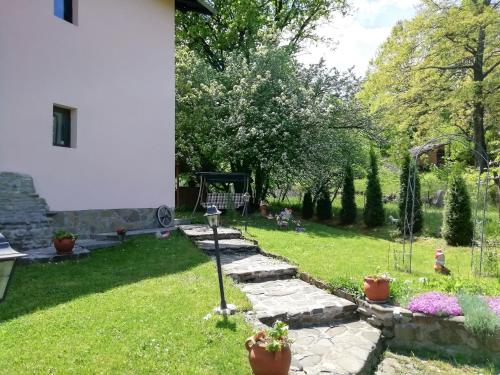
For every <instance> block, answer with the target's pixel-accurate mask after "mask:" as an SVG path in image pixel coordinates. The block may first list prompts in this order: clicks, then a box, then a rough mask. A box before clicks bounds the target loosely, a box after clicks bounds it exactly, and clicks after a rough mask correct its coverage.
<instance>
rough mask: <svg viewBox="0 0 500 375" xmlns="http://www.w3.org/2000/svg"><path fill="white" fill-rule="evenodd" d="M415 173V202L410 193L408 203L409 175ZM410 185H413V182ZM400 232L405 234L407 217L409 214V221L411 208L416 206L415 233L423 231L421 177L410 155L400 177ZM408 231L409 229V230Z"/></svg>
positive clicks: (414, 214) (406, 158) (414, 215)
mask: <svg viewBox="0 0 500 375" xmlns="http://www.w3.org/2000/svg"><path fill="white" fill-rule="evenodd" d="M410 173H411V176H412V177H411V178H413V173H415V202H413V195H412V194H411V193H410V196H409V197H408V202H407V201H406V193H407V191H408V175H410ZM410 183H412V184H413V182H412V181H410ZM399 186H400V190H399V230H400V231H401V233H403V232H404V224H405V215H406V213H408V221H409V220H410V219H411V207H412V204H414V210H413V233H419V232H420V231H421V230H422V225H423V218H422V199H421V197H420V177H419V175H418V170H417V166H416V165H415V162H414V161H413V160H411V158H410V154H408V153H407V154H406V155H405V157H404V159H403V166H402V167H401V175H400V176H399ZM407 230H408V229H407Z"/></svg>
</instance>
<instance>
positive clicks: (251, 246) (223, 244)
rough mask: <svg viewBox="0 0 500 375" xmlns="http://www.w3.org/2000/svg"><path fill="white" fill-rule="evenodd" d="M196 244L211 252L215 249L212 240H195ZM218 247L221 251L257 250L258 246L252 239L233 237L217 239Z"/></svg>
mask: <svg viewBox="0 0 500 375" xmlns="http://www.w3.org/2000/svg"><path fill="white" fill-rule="evenodd" d="M196 246H198V247H199V248H200V249H201V250H204V251H207V252H212V251H214V250H215V242H214V241H213V240H202V241H196ZM219 249H220V250H221V251H234V252H240V251H258V249H259V247H258V246H257V245H256V244H255V243H253V242H252V241H248V240H244V239H239V238H233V239H223V240H219Z"/></svg>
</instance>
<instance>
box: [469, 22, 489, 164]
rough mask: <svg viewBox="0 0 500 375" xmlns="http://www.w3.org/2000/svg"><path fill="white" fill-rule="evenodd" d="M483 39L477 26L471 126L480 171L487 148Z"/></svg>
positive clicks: (482, 32)
mask: <svg viewBox="0 0 500 375" xmlns="http://www.w3.org/2000/svg"><path fill="white" fill-rule="evenodd" d="M484 39H485V31H484V28H483V27H480V28H479V34H478V38H477V49H476V55H475V56H474V68H473V71H474V78H473V80H474V99H473V111H472V126H473V128H474V150H475V153H474V157H475V160H476V167H477V168H479V170H480V171H481V173H482V172H483V170H484V169H485V168H486V166H487V165H486V164H487V161H486V160H487V158H488V157H487V150H486V141H485V137H484V104H483V103H484V101H483V80H484V72H483V65H484Z"/></svg>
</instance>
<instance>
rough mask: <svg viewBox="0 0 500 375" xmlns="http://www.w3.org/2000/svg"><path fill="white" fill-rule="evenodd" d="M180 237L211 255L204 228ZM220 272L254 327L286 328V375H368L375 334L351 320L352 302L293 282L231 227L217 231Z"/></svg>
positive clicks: (291, 273)
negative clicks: (242, 297)
mask: <svg viewBox="0 0 500 375" xmlns="http://www.w3.org/2000/svg"><path fill="white" fill-rule="evenodd" d="M179 229H180V230H181V232H182V233H184V234H185V235H186V236H188V237H189V238H191V240H193V241H194V243H195V244H196V245H197V246H198V248H200V249H201V250H203V251H205V252H208V253H209V254H213V250H214V242H213V239H212V238H213V233H212V230H211V229H210V228H209V227H208V226H207V225H182V226H180V227H179ZM218 232H219V238H221V239H220V240H219V247H220V249H221V263H222V270H223V272H224V273H225V274H226V275H228V276H230V277H232V278H233V279H234V280H235V281H237V282H239V283H240V284H238V286H239V287H240V288H241V290H242V291H243V292H245V293H246V295H247V297H248V299H249V300H250V302H251V303H252V305H253V310H254V312H251V313H249V314H248V316H249V319H251V320H253V323H254V325H255V326H256V327H261V326H262V325H267V326H270V325H272V324H273V323H274V322H275V321H276V320H282V321H285V322H287V323H288V324H289V326H290V327H291V329H290V336H291V337H292V338H293V339H294V340H295V342H294V344H292V352H293V359H292V368H291V369H290V374H293V375H305V374H307V375H312V374H337V375H348V374H368V373H370V371H371V370H372V369H373V368H374V367H375V366H376V362H377V360H378V357H379V355H380V352H381V347H382V344H381V342H382V341H381V332H380V330H379V329H377V328H374V327H372V326H371V325H370V324H368V323H366V322H364V321H353V320H354V319H355V318H357V311H356V309H357V306H356V304H354V303H352V302H350V301H348V300H345V299H343V298H340V297H337V296H335V295H333V294H331V293H328V292H327V291H325V290H322V289H319V288H317V287H316V286H313V285H311V284H309V283H306V282H305V281H302V280H299V279H296V278H295V276H296V275H297V267H295V266H293V265H290V264H288V263H286V262H283V261H280V260H277V259H274V258H270V257H266V256H264V255H263V254H262V253H260V249H259V247H258V245H257V244H255V243H254V242H251V241H247V240H245V239H243V238H242V236H241V232H240V231H238V230H236V229H232V228H219V230H218Z"/></svg>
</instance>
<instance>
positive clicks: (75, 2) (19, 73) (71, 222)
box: [0, 0, 210, 247]
mask: <svg viewBox="0 0 500 375" xmlns="http://www.w3.org/2000/svg"><path fill="white" fill-rule="evenodd" d="M176 6H177V8H178V9H180V10H182V11H198V12H205V13H209V11H210V9H209V7H207V6H206V4H205V3H204V2H202V1H201V0H198V1H195V0H192V1H187V0H183V1H177V2H175V1H174V0H99V1H98V0H36V1H33V0H16V1H11V0H0V52H1V58H0V173H2V172H3V174H2V177H0V203H1V202H3V205H0V231H2V230H4V231H8V230H9V229H8V228H7V229H6V227H7V225H6V224H5V222H6V220H7V219H8V216H9V215H10V216H14V215H15V216H16V217H18V218H17V219H16V220H17V221H22V220H24V219H22V211H23V210H24V209H25V207H24V206H23V204H19V205H16V201H24V200H26V199H27V198H26V199H24V198H23V199H20V197H19V196H15V195H12V194H15V193H17V194H19V193H20V191H19V190H24V194H28V195H30V196H31V198H33V199H43V200H45V202H46V207H45V208H44V209H46V210H47V214H48V217H49V220H48V221H49V222H50V223H51V229H52V228H66V229H69V230H74V231H77V232H80V233H81V234H83V235H87V234H90V233H94V232H99V231H110V230H114V228H116V226H118V225H125V226H127V227H128V228H129V229H139V228H146V227H152V226H155V225H156V221H155V209H156V208H157V207H158V206H160V205H164V204H165V205H168V206H170V207H173V206H174V199H175V198H174V195H175V10H176ZM30 179H32V181H33V184H34V186H33V188H31V187H27V186H28V185H29V184H30V182H29V181H30ZM2 181H3V182H2ZM16 181H17V182H16ZM35 190H36V192H35ZM1 194H4V195H3V201H2V196H1ZM9 194H10V195H9ZM35 194H37V195H35ZM7 195H9V196H7ZM16 197H17V198H16ZM32 203H33V202H32ZM33 205H35V206H37V204H34V203H33V204H31V205H30V204H27V206H29V207H31V206H33ZM40 205H41V206H44V203H43V202H41V201H39V202H38V206H40ZM29 209H31V208H29ZM2 210H3V220H4V228H2V221H1V220H2V212H1V211H2ZM9 212H10V213H9ZM19 217H21V218H20V219H19ZM28 217H29V213H28ZM28 221H29V220H28ZM14 236H15V235H14ZM23 247H26V246H23Z"/></svg>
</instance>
